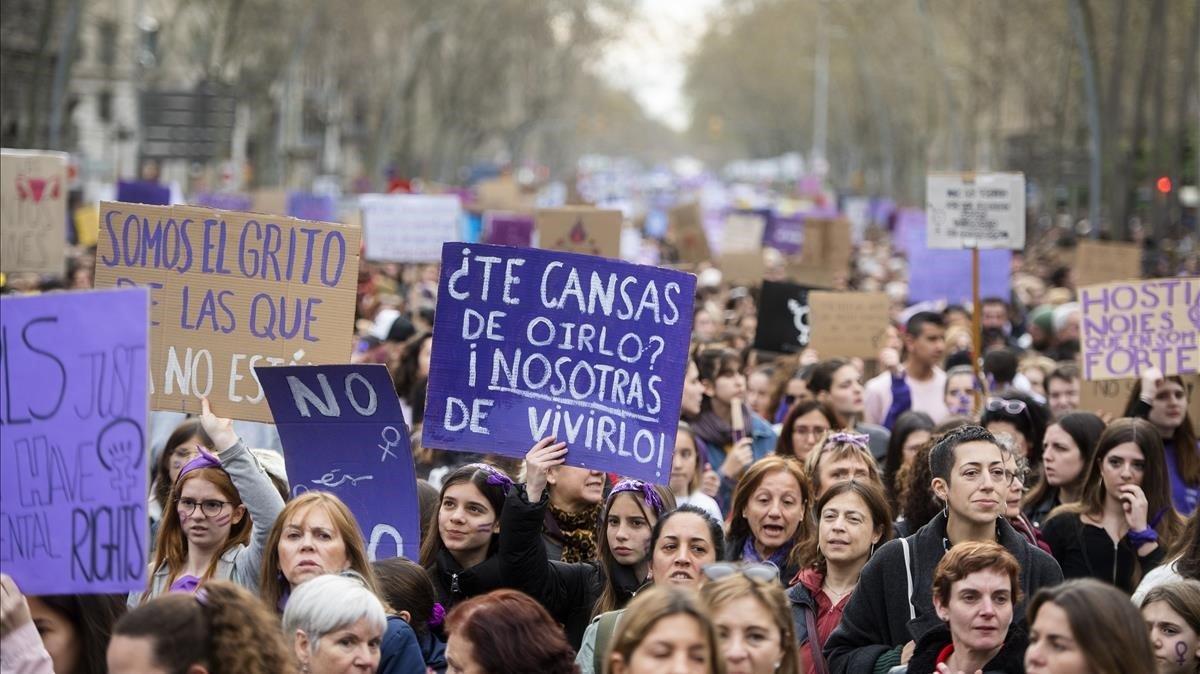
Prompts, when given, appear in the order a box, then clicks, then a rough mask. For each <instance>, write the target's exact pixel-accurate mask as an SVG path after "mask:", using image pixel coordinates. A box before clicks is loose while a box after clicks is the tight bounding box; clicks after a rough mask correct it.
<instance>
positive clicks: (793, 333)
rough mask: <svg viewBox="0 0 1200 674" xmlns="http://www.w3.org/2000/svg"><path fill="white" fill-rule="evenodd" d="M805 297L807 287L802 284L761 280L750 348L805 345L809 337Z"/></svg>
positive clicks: (788, 350) (798, 348)
mask: <svg viewBox="0 0 1200 674" xmlns="http://www.w3.org/2000/svg"><path fill="white" fill-rule="evenodd" d="M809 297H811V294H810V292H809V288H807V287H805V286H801V285H796V284H795V283H781V282H776V281H763V284H762V294H761V296H760V297H759V301H758V327H757V328H756V330H755V332H754V348H756V349H758V350H760V351H773V352H776V353H796V352H798V351H801V350H803V349H804V347H806V346H808V344H809V340H810V339H811V333H810V328H809V326H810V325H811V322H810V320H809Z"/></svg>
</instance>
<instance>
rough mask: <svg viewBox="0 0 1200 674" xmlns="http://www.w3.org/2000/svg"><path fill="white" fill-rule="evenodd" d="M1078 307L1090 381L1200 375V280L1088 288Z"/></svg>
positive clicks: (1083, 290)
mask: <svg viewBox="0 0 1200 674" xmlns="http://www.w3.org/2000/svg"><path fill="white" fill-rule="evenodd" d="M1079 305H1080V307H1081V308H1082V309H1083V322H1082V325H1081V333H1082V342H1083V344H1082V347H1083V353H1082V357H1083V378H1084V379H1085V380H1087V381H1099V380H1104V379H1122V378H1126V377H1133V378H1137V377H1140V376H1141V374H1142V371H1143V370H1145V369H1146V368H1149V367H1157V368H1158V369H1160V370H1162V372H1163V374H1166V375H1172V374H1195V373H1196V372H1197V371H1200V370H1198V368H1200V344H1197V338H1198V337H1200V278H1196V277H1193V278H1164V279H1149V280H1146V281H1128V282H1124V283H1107V284H1103V285H1098V286H1086V287H1083V288H1080V289H1079Z"/></svg>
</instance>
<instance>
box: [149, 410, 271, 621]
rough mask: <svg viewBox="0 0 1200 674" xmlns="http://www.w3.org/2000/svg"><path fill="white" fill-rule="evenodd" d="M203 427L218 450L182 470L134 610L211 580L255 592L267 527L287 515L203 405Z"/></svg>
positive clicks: (225, 425) (225, 427)
mask: <svg viewBox="0 0 1200 674" xmlns="http://www.w3.org/2000/svg"><path fill="white" fill-rule="evenodd" d="M202 410H203V411H202V413H201V415H200V423H201V425H202V426H203V430H204V432H205V433H206V434H207V435H208V437H209V438H211V439H212V443H213V447H215V448H216V449H217V455H216V456H214V455H212V454H209V453H208V452H206V451H200V452H199V454H198V455H197V456H196V457H195V458H193V459H192V460H191V461H188V463H187V464H186V465H184V466H183V467H182V468H181V469H180V470H179V475H178V478H177V479H176V481H175V484H174V486H173V487H172V488H171V496H170V501H169V503H170V506H171V507H169V508H167V510H166V512H165V513H164V514H163V520H162V524H161V526H160V528H159V531H158V537H157V540H156V541H155V545H154V555H153V557H152V559H151V564H150V568H151V569H152V571H151V574H150V579H149V582H148V584H147V588H146V592H145V593H143V594H141V595H139V594H138V593H132V594H130V596H129V602H130V605H131V606H134V605H136V604H138V603H140V602H145V601H146V600H148V599H151V598H153V597H156V596H158V595H160V594H162V593H164V592H168V591H170V592H195V591H196V590H197V589H198V588H199V587H200V586H202V585H203V584H204V583H205V582H207V581H208V580H210V579H213V578H217V579H221V580H232V581H234V582H236V583H238V584H240V585H243V586H245V587H246V588H248V589H249V590H250V591H252V592H256V591H257V590H258V584H259V566H260V565H261V563H262V556H263V549H264V547H265V546H266V544H267V537H268V534H269V532H270V526H271V524H272V523H273V522H274V521H275V517H276V516H277V515H278V514H279V512H280V510H282V509H283V499H282V498H280V496H279V492H278V491H276V489H275V485H274V483H272V482H271V478H270V477H268V476H267V473H266V471H265V470H263V468H262V466H261V465H260V464H259V463H258V461H257V460H256V459H255V458H254V456H253V454H251V453H250V450H249V449H247V448H246V445H244V444H243V443H242V442H241V440H239V439H238V437H237V434H236V433H234V431H233V422H231V421H230V420H229V419H218V418H217V417H216V416H214V415H213V413H212V410H211V409H210V408H209V405H208V399H207V398H205V399H203V400H202Z"/></svg>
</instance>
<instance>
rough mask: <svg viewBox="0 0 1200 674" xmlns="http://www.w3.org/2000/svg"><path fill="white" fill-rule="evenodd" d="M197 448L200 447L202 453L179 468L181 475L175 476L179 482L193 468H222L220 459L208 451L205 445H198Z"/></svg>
mask: <svg viewBox="0 0 1200 674" xmlns="http://www.w3.org/2000/svg"><path fill="white" fill-rule="evenodd" d="M196 449H198V450H199V451H200V453H199V454H197V455H196V458H194V459H192V460H191V461H188V462H187V463H185V464H183V468H180V469H179V475H178V476H177V477H176V478H175V482H179V481H180V480H182V479H183V476H184V475H187V474H188V473H189V472H191V471H193V470H200V469H201V468H221V460H220V459H218V458H217V457H215V456H213V455H212V454H209V453H208V451H207V450H205V449H204V448H203V447H197V448H196Z"/></svg>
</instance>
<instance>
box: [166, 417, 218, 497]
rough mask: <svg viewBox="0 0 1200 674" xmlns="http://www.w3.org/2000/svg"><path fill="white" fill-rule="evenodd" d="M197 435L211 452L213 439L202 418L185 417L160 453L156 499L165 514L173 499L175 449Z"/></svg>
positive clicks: (172, 432)
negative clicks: (201, 421)
mask: <svg viewBox="0 0 1200 674" xmlns="http://www.w3.org/2000/svg"><path fill="white" fill-rule="evenodd" d="M197 436H199V438H200V444H202V445H204V448H205V449H207V450H208V451H210V452H211V451H212V449H213V443H212V440H210V439H209V437H208V433H205V432H204V427H203V426H201V425H200V420H199V419H185V420H184V421H183V422H182V423H180V424H179V425H178V426H176V427H175V430H173V431H171V435H170V436H169V437H168V438H167V444H165V445H163V448H162V451H161V452H159V454H158V464H157V466H158V467H157V468H155V470H154V500H155V502H157V503H158V507H160V508H162V510H163V515H164V516H165V515H166V512H167V507H168V501H170V499H171V487H172V486H174V485H173V482H172V480H171V456H172V455H174V454H175V450H176V449H178V448H179V446H180V445H182V444H183V443H185V442H187V441H188V440H191V439H192V438H194V437H197Z"/></svg>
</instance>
